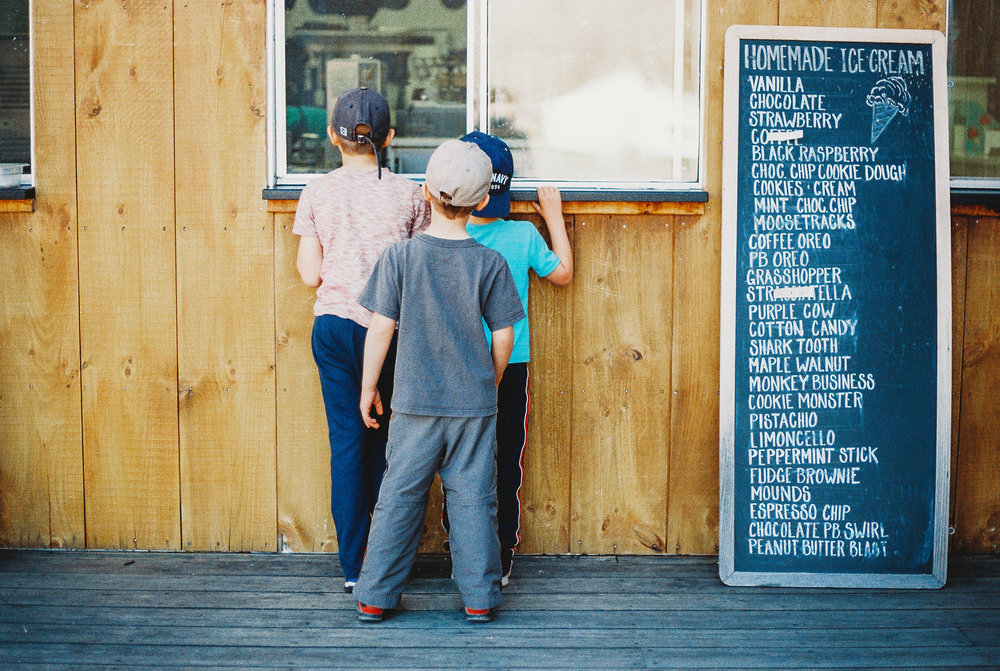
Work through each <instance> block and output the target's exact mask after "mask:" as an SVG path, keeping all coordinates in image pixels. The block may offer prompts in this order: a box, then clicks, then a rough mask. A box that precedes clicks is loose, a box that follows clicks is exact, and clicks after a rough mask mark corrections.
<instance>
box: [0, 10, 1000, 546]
mask: <svg viewBox="0 0 1000 671" xmlns="http://www.w3.org/2000/svg"><path fill="white" fill-rule="evenodd" d="M265 20H266V19H265V7H264V5H263V4H262V3H259V2H253V0H227V2H224V3H215V4H211V3H192V2H189V3H178V2H167V3H152V2H149V0H134V1H132V2H125V3H110V2H107V1H106V0H78V1H77V2H75V3H73V4H72V5H67V4H65V3H48V4H44V3H43V4H37V5H36V6H35V11H34V22H35V25H34V31H35V32H34V39H35V41H36V46H38V45H44V48H40V47H39V48H36V50H35V110H36V129H35V130H36V155H37V168H36V174H37V192H38V198H37V200H36V202H35V211H34V212H31V213H6V212H5V213H3V214H0V261H2V262H3V271H2V272H3V274H2V278H3V279H2V299H0V336H2V338H3V347H2V348H0V546H11V547H47V546H53V547H70V548H83V547H90V548H129V549H166V550H181V549H183V550H227V551H247V550H256V551H274V550H275V549H277V548H279V547H280V546H282V545H284V546H285V547H286V548H287V549H290V550H296V551H316V552H323V551H327V552H328V551H333V550H335V549H336V536H335V533H334V529H333V523H332V520H331V518H330V513H329V500H330V497H331V491H330V477H329V463H328V460H329V451H328V443H327V429H326V422H325V418H324V416H323V409H322V402H321V399H320V394H319V385H318V379H317V377H316V372H315V367H314V364H313V362H312V355H311V351H310V344H309V339H310V330H311V326H312V315H311V306H312V301H313V292H312V290H310V289H308V288H307V287H305V286H304V285H302V284H301V282H300V281H299V279H298V275H297V273H296V271H295V251H296V246H297V244H298V240H297V238H296V237H295V236H294V235H292V234H291V225H292V220H293V217H294V207H295V203H294V201H287V202H286V201H283V202H275V203H271V206H270V208H268V207H266V206H265V205H266V204H265V203H264V202H263V201H262V200H261V199H260V192H261V189H262V188H263V187H264V185H265V180H266V170H265V160H266V157H265V146H266V145H265V120H264V112H263V110H264V109H265V98H266V82H265V76H264V72H265V53H264V43H265V40H264V33H265ZM944 20H945V10H944V3H935V2H926V1H924V0H876V1H875V2H869V1H868V0H825V1H824V2H822V3H819V2H815V1H814V0H759V1H758V2H752V3H748V2H740V1H739V0H708V1H707V4H706V26H707V32H706V35H705V39H706V62H705V74H706V87H707V91H706V95H707V99H708V101H709V104H707V105H706V146H705V151H706V158H707V174H706V186H707V190H708V191H709V193H710V200H709V202H708V203H707V204H705V205H704V206H699V207H695V208H692V207H690V206H686V207H671V206H663V205H660V206H651V205H647V204H641V203H621V204H605V205H599V204H598V205H595V204H587V203H570V204H567V208H566V209H567V213H568V214H567V222H568V227H569V232H570V236H571V240H572V242H573V246H574V250H575V254H576V266H577V275H576V279H575V281H574V282H573V284H572V285H570V286H569V287H564V288H556V287H552V286H550V285H548V284H547V283H545V282H540V281H537V280H533V284H532V295H531V302H530V313H531V318H532V336H533V342H532V349H533V359H534V360H533V362H532V365H531V388H532V413H531V420H530V423H529V447H528V451H527V454H526V456H525V469H526V472H527V479H526V482H525V485H524V488H523V489H522V492H521V499H522V509H523V525H522V530H521V533H522V546H521V550H522V551H523V552H527V553H565V552H573V553H579V552H584V553H676V554H712V553H714V552H716V551H717V536H718V390H719V381H718V375H719V373H718V334H719V307H718V306H719V263H720V202H719V196H720V192H721V160H722V156H721V154H722V151H721V140H722V137H721V126H722V109H721V105H719V104H713V101H716V102H717V101H719V100H721V96H722V77H723V62H722V58H723V35H724V33H725V30H726V29H727V28H728V27H729V26H730V25H732V24H736V23H750V24H789V25H791V24H813V25H817V24H820V25H844V26H861V27H903V28H938V29H941V28H943V25H944ZM521 208H522V211H524V212H530V211H531V210H530V209H527V208H525V207H524V206H523V205H521ZM526 217H527V218H530V219H532V220H534V221H535V222H536V223H538V220H537V218H536V217H535V216H534V215H533V214H531V215H526ZM998 259H1000V217H997V216H995V214H993V215H991V214H990V213H988V212H985V213H984V212H975V211H973V212H966V213H964V214H957V215H956V216H955V217H954V219H953V249H952V261H953V286H954V296H953V305H954V315H953V323H954V352H953V357H954V365H955V370H954V380H953V382H954V392H955V395H954V422H953V474H954V476H953V478H952V489H953V496H952V501H953V503H952V510H951V519H952V524H953V526H954V528H955V534H954V536H953V545H952V547H953V550H954V551H957V552H962V553H975V552H997V551H998V549H997V543H998V536H1000V532H998V531H997V528H998V523H1000V492H998V490H997V488H996V485H995V483H996V482H997V481H998V479H1000V452H998V451H997V447H996V446H997V445H998V444H1000V419H998V413H997V411H996V410H997V408H998V406H1000V398H998V392H997V387H996V383H995V380H996V379H997V377H998V375H1000V343H998V342H997V341H998V338H1000V336H998V335H997V334H998V333H1000V323H998V322H1000V308H998V307H997V306H998V305H1000V295H998V293H1000V289H998V287H1000V261H998ZM439 520H440V493H439V490H437V489H436V488H435V489H433V490H432V500H431V507H430V510H429V512H428V515H427V520H426V524H427V527H428V532H427V534H426V536H425V540H424V543H423V546H422V548H423V549H424V550H425V551H437V550H439V549H440V547H441V540H442V530H441V528H440V524H439Z"/></svg>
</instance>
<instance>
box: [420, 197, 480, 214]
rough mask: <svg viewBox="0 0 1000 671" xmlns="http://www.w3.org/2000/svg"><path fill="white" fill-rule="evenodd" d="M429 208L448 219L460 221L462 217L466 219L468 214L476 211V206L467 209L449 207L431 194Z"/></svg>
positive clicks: (454, 206) (456, 206)
mask: <svg viewBox="0 0 1000 671" xmlns="http://www.w3.org/2000/svg"><path fill="white" fill-rule="evenodd" d="M431 207H432V208H433V209H435V210H437V211H438V212H440V213H441V214H443V215H444V216H446V217H448V218H449V219H461V218H463V217H468V216H469V215H470V214H472V213H473V212H475V211H476V206H475V205H471V206H468V207H465V206H462V207H460V206H458V205H450V204H448V203H446V202H444V201H443V200H441V199H440V198H438V197H437V196H435V195H434V194H431Z"/></svg>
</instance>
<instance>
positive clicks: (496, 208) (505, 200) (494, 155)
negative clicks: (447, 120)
mask: <svg viewBox="0 0 1000 671" xmlns="http://www.w3.org/2000/svg"><path fill="white" fill-rule="evenodd" d="M460 139H461V140H462V142H471V143H472V144H474V145H477V146H478V147H479V148H480V149H482V150H483V153H485V154H486V155H487V156H488V157H489V159H490V163H492V164H493V174H492V176H491V177H490V202H488V203H487V204H486V207H484V208H483V209H481V210H476V211H475V212H473V213H472V214H473V215H474V216H476V217H482V218H483V219H492V218H494V217H506V216H507V215H508V214H510V179H511V177H513V176H514V156H513V154H511V153H510V147H508V146H507V143H506V142H504V141H503V140H501V139H500V138H498V137H497V136H495V135H488V134H486V133H481V132H479V131H478V130H475V131H472V132H471V133H469V134H468V135H464V136H463V137H461V138H460Z"/></svg>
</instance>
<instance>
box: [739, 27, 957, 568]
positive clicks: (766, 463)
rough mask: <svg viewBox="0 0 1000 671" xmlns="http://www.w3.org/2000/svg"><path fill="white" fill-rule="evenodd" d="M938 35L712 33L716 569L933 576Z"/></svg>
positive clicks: (945, 223) (939, 552)
mask: <svg viewBox="0 0 1000 671" xmlns="http://www.w3.org/2000/svg"><path fill="white" fill-rule="evenodd" d="M944 44H945V43H944V36H943V35H941V34H940V33H938V32H934V31H909V30H906V31H904V30H862V29H830V28H822V29H819V28H801V27H774V26H734V27H733V28H731V29H730V30H729V32H728V33H727V36H726V60H725V99H724V132H723V147H724V149H723V194H722V201H723V202H722V207H723V233H722V238H723V245H722V246H723V257H722V266H723V267H722V320H721V324H722V333H721V343H722V345H721V366H720V368H721V384H720V389H721V391H720V456H721V460H720V461H721V483H720V484H721V497H720V498H721V501H720V503H721V515H720V575H721V577H722V579H723V581H724V582H726V583H727V584H730V585H785V586H820V587H822V586H830V587H837V586H842V587H867V586H871V587H940V586H941V585H943V584H944V581H945V572H946V558H947V526H946V525H947V507H948V464H949V451H950V450H949V443H950V407H951V405H950V404H951V388H950V387H951V355H950V351H951V285H950V278H951V271H950V258H951V248H950V224H949V195H948V175H947V169H948V168H947V160H948V147H947V97H946V93H945V90H946V89H945V86H946V82H945V79H944V77H945V67H946V66H945V60H944Z"/></svg>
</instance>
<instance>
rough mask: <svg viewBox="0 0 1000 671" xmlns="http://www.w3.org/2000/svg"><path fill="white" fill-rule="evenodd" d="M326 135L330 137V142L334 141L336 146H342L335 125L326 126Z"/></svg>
mask: <svg viewBox="0 0 1000 671" xmlns="http://www.w3.org/2000/svg"><path fill="white" fill-rule="evenodd" d="M326 136H327V137H328V138H330V142H332V143H333V146H334V147H339V146H340V136H339V135H337V134H336V133H335V132H333V126H327V127H326Z"/></svg>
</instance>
